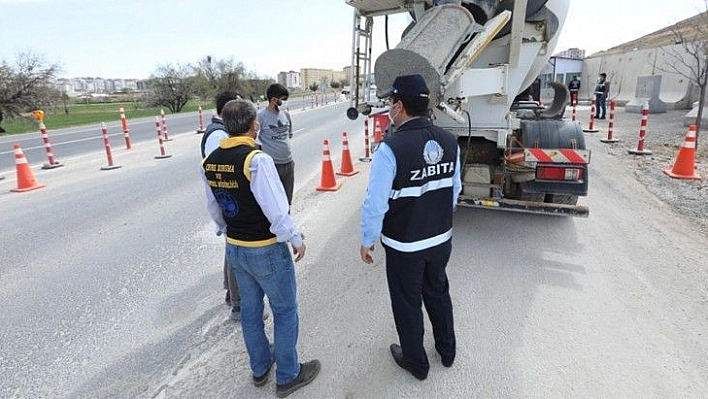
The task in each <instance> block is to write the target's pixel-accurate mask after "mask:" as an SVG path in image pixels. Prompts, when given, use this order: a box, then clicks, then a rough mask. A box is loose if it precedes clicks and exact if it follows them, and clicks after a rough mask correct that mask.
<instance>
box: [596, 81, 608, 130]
mask: <svg viewBox="0 0 708 399" xmlns="http://www.w3.org/2000/svg"><path fill="white" fill-rule="evenodd" d="M609 92H610V82H608V81H607V74H606V73H604V72H603V73H601V74H600V77H599V78H598V80H597V85H596V86H595V105H596V111H595V118H596V119H605V114H606V113H607V95H608V94H609Z"/></svg>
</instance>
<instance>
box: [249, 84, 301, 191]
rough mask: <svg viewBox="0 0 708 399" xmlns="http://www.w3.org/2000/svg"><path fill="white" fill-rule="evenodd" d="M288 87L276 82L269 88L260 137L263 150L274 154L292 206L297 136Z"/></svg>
mask: <svg viewBox="0 0 708 399" xmlns="http://www.w3.org/2000/svg"><path fill="white" fill-rule="evenodd" d="M289 95H290V92H288V89H287V88H286V87H285V86H283V85H281V84H279V83H273V84H272V85H270V86H268V89H267V90H266V99H267V100H268V106H267V107H265V108H264V109H262V110H260V111H259V112H258V122H259V123H260V125H261V131H260V133H259V135H258V139H259V141H260V143H261V148H262V149H263V152H265V153H266V154H268V155H270V156H271V157H272V158H273V162H275V167H276V169H278V177H280V181H281V182H282V183H283V187H285V194H287V196H288V205H291V204H292V202H293V188H294V186H295V162H294V161H293V155H292V150H291V149H290V139H291V138H293V126H292V120H291V119H290V113H289V112H288V110H287V100H288V97H289Z"/></svg>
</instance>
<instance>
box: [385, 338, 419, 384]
mask: <svg viewBox="0 0 708 399" xmlns="http://www.w3.org/2000/svg"><path fill="white" fill-rule="evenodd" d="M391 356H393V360H394V361H395V362H396V364H397V365H398V367H400V368H402V369H404V370H406V371H407V372H409V373H411V374H412V375H413V377H415V378H417V379H419V380H421V381H423V380H424V379H426V378H428V373H427V372H426V373H425V374H421V373H420V372H417V371H414V370H413V369H412V368H411V367H410V366H409V365H408V364H406V361H405V360H403V349H401V345H398V344H391Z"/></svg>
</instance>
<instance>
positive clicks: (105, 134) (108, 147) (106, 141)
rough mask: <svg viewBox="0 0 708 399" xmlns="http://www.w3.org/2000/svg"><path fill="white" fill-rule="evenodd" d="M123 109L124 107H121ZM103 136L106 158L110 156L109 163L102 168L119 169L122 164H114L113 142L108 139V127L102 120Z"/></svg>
mask: <svg viewBox="0 0 708 399" xmlns="http://www.w3.org/2000/svg"><path fill="white" fill-rule="evenodd" d="M121 109H123V107H121ZM101 136H102V137H103V147H105V148H106V158H108V165H106V166H102V167H101V170H111V169H118V168H120V165H115V164H113V153H112V152H111V142H110V141H109V139H108V128H107V127H106V123H105V122H101Z"/></svg>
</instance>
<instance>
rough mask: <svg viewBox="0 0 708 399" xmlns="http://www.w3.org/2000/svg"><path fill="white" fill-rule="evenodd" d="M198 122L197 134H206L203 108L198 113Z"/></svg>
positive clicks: (200, 107)
mask: <svg viewBox="0 0 708 399" xmlns="http://www.w3.org/2000/svg"><path fill="white" fill-rule="evenodd" d="M198 115H199V116H198V118H199V119H198V121H197V134H201V133H204V132H205V131H206V130H204V116H203V115H202V106H201V105H200V106H199V111H198Z"/></svg>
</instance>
